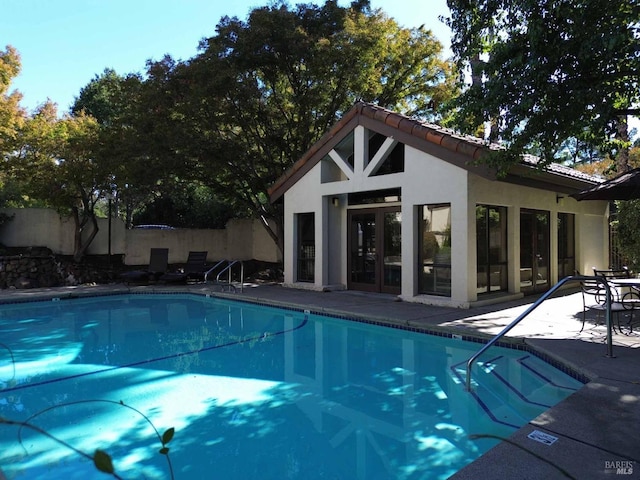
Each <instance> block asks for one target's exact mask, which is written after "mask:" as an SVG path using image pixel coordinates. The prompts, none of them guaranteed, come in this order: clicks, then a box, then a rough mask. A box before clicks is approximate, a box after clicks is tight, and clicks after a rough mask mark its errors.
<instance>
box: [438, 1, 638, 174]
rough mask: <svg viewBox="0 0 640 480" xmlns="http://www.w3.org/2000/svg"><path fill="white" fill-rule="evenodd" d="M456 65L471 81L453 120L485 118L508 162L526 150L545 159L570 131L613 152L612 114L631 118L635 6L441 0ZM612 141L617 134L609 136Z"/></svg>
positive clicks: (501, 160)
mask: <svg viewBox="0 0 640 480" xmlns="http://www.w3.org/2000/svg"><path fill="white" fill-rule="evenodd" d="M448 4H449V7H450V8H451V16H450V18H449V19H447V20H448V21H447V23H448V25H449V26H450V27H451V28H452V31H453V33H454V37H453V42H452V49H453V51H454V53H455V55H456V56H457V58H458V59H459V66H460V67H461V68H463V69H465V70H466V71H469V68H471V69H472V75H473V76H474V77H475V78H482V79H483V81H479V82H476V83H475V84H474V85H472V86H471V87H470V88H468V89H467V90H466V91H465V92H464V94H463V95H462V96H461V97H460V103H459V105H460V108H461V110H460V112H459V115H458V117H457V121H458V124H459V126H460V127H461V128H463V129H464V130H465V131H468V132H471V131H474V130H475V129H476V128H477V127H478V125H480V124H482V123H483V122H494V123H495V124H496V125H497V127H498V130H499V137H500V138H501V139H502V140H503V141H504V143H505V145H506V146H507V147H508V148H507V150H506V151H505V152H502V153H500V154H498V155H496V156H495V158H494V159H493V161H494V163H495V164H496V165H497V166H503V167H504V166H508V165H509V164H510V163H512V162H515V161H517V160H518V158H519V155H520V154H521V153H523V152H526V151H527V150H528V149H529V148H532V147H533V148H535V149H536V153H538V154H540V155H541V157H542V158H543V160H544V161H545V162H550V161H553V160H554V158H555V156H556V154H557V153H558V152H559V151H560V150H561V147H562V145H563V142H566V141H567V140H568V139H570V138H575V139H578V141H580V142H582V143H585V144H587V145H590V146H591V147H592V148H593V147H600V148H603V149H604V150H605V151H612V152H615V151H616V150H620V149H623V148H624V147H625V146H626V144H625V139H624V138H622V136H621V135H620V131H619V119H620V118H623V119H624V118H625V117H626V115H638V108H637V107H638V104H639V101H640V90H639V89H638V83H637V79H638V75H639V73H640V42H638V38H639V35H640V4H639V3H638V2H636V1H631V2H630V1H628V0H579V1H575V0H559V1H558V0H542V1H540V0H520V1H517V2H515V1H512V0H478V1H473V2H469V1H467V0H449V1H448ZM616 138H618V140H616Z"/></svg>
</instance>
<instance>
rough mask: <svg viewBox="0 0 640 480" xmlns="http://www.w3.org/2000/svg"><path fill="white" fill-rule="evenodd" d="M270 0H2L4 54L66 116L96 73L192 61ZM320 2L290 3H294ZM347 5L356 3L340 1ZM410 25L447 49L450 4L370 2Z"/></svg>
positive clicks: (31, 94)
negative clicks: (14, 55)
mask: <svg viewBox="0 0 640 480" xmlns="http://www.w3.org/2000/svg"><path fill="white" fill-rule="evenodd" d="M268 3H269V0H226V1H223V0H2V9H1V12H2V13H1V15H0V49H1V50H4V49H5V48H6V46H7V45H11V46H13V47H14V48H15V49H17V51H18V53H19V54H20V57H21V63H22V71H21V73H20V75H19V76H18V77H16V78H14V80H13V82H12V83H11V86H10V87H9V91H10V92H11V91H14V90H18V91H19V92H20V93H22V95H23V98H22V102H21V105H22V107H24V108H26V109H28V110H29V111H33V110H34V109H35V108H36V107H37V106H38V105H40V104H42V103H44V102H45V101H46V100H47V99H49V100H51V101H53V102H55V103H56V104H57V105H58V112H59V113H66V112H68V111H69V108H70V107H71V105H72V104H73V102H74V99H75V98H76V97H77V96H78V95H79V93H80V90H81V89H82V88H83V87H85V86H86V85H87V84H88V83H89V82H90V81H91V80H92V79H93V78H95V77H96V75H100V74H101V73H102V72H103V71H104V70H105V69H106V68H111V69H113V70H115V71H116V73H118V74H120V75H126V74H128V73H134V72H139V73H144V72H145V65H146V61H147V60H149V59H151V60H160V59H162V57H163V56H164V55H165V54H169V55H171V56H172V57H173V58H174V59H176V60H187V59H189V58H192V57H193V56H195V55H196V54H197V53H198V44H199V42H200V40H201V39H203V38H206V37H212V36H214V35H215V27H216V25H217V24H218V22H219V20H220V18H222V17H223V16H225V15H226V16H230V17H233V16H237V17H238V18H240V19H242V20H244V19H246V17H247V15H248V13H249V12H250V11H251V9H252V8H253V7H259V6H263V5H267V4H268ZM297 3H316V4H320V3H322V2H321V0H312V1H311V2H309V1H302V0H290V1H289V4H292V5H295V4H297ZM338 3H339V5H341V6H348V5H349V3H350V1H348V0H346V1H344V0H343V1H340V0H339V2H338ZM371 6H372V7H373V8H380V9H382V10H383V11H384V12H385V13H386V14H387V15H389V16H390V17H392V18H394V19H395V20H396V21H397V22H398V23H399V24H400V25H402V26H404V27H419V26H420V25H423V24H424V25H425V27H426V28H428V29H431V30H432V31H433V33H434V34H435V36H436V37H437V38H438V40H440V42H441V43H442V44H443V45H444V46H445V48H447V49H448V48H449V46H450V30H449V29H448V27H447V26H446V25H444V24H443V23H442V22H440V20H439V16H441V15H444V16H446V15H448V13H449V9H448V8H447V3H446V0H371Z"/></svg>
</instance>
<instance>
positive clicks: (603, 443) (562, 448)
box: [0, 285, 640, 480]
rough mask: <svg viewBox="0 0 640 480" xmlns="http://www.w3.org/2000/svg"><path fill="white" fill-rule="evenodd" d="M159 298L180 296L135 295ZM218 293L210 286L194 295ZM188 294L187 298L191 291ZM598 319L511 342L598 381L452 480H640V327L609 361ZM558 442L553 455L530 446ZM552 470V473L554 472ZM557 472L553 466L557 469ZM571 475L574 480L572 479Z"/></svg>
mask: <svg viewBox="0 0 640 480" xmlns="http://www.w3.org/2000/svg"><path fill="white" fill-rule="evenodd" d="M135 288H145V289H151V290H158V291H166V290H167V289H171V290H176V289H177V288H180V287H162V286H158V287H135ZM185 288H188V289H189V290H193V291H200V292H202V291H205V292H207V291H211V287H210V286H192V287H185ZM181 289H182V288H181ZM118 290H122V291H128V290H130V289H129V288H128V287H125V286H123V285H111V286H97V287H77V288H63V289H40V290H4V291H2V292H0V302H2V301H11V300H12V299H17V298H23V299H28V298H34V297H36V296H38V297H41V296H42V295H45V296H65V295H83V294H87V293H89V294H95V293H98V292H102V291H104V292H110V293H113V292H114V291H118ZM233 297H234V298H238V297H240V298H243V299H245V300H248V301H260V302H267V303H271V304H275V305H283V306H286V305H295V306H299V307H300V306H302V307H304V308H308V309H310V310H313V311H316V312H324V313H327V314H341V315H348V316H354V317H362V318H369V319H375V320H379V321H384V322H389V323H401V324H404V325H410V326H422V327H425V328H429V329H437V330H438V329H446V330H448V331H452V332H455V333H460V334H469V335H478V336H489V335H491V336H493V335H495V334H496V333H498V332H499V331H500V330H502V329H503V328H504V327H505V326H506V325H508V324H509V323H510V322H511V321H513V320H514V319H515V318H516V317H517V316H518V315H520V314H521V313H522V312H524V311H525V310H526V309H527V308H529V306H530V304H531V302H532V299H531V298H525V299H523V300H522V301H514V302H508V303H506V304H501V305H497V306H496V305H494V306H486V307H478V308H473V309H469V310H464V309H451V308H445V307H434V306H427V305H421V304H416V303H408V302H398V301H396V297H395V296H391V295H372V294H366V293H359V292H327V293H319V292H311V291H303V290H293V289H287V288H283V287H281V286H278V285H270V286H266V285H261V286H252V287H247V288H245V289H244V291H243V292H242V293H237V294H234V295H233ZM594 322H595V319H594V318H593V317H592V316H591V317H590V318H588V321H587V324H586V326H585V328H584V330H583V331H582V332H581V331H580V329H581V326H582V298H581V295H580V294H579V293H573V294H564V295H562V296H558V297H555V298H550V299H548V300H547V301H545V302H544V303H543V304H542V305H541V306H540V307H539V308H537V309H536V310H535V311H533V312H532V313H531V314H530V315H529V316H527V318H526V319H525V320H523V321H522V322H521V323H520V324H519V325H518V326H516V327H515V328H514V329H513V330H511V331H510V332H509V335H508V336H509V337H511V338H520V339H522V341H524V342H526V343H527V344H528V345H530V346H532V347H534V348H535V349H537V350H539V351H540V352H542V353H545V354H546V355H549V356H551V357H553V358H555V359H557V360H559V361H561V362H562V363H564V364H565V365H567V366H569V367H570V368H573V369H574V370H576V371H578V372H579V373H582V374H584V375H586V376H588V377H589V378H590V379H591V381H590V382H589V383H588V384H586V385H585V386H584V387H583V388H582V389H581V390H579V391H578V392H576V393H575V394H573V395H571V396H570V397H568V398H567V399H566V400H564V401H563V402H561V403H560V404H558V405H556V406H555V407H553V408H551V409H550V410H548V411H547V412H545V413H544V414H542V415H540V416H539V417H537V418H535V419H534V420H532V421H531V422H529V423H528V424H527V425H525V426H524V427H522V428H521V429H520V430H519V431H517V432H516V433H515V434H514V435H513V436H512V437H511V438H510V439H509V442H503V443H501V444H500V445H498V446H496V447H495V448H493V449H492V450H490V451H489V452H487V453H486V454H485V455H483V456H482V457H481V458H480V459H478V460H477V461H475V462H474V463H472V464H471V465H469V466H467V467H466V468H465V469H463V470H461V471H460V472H458V473H457V474H456V475H454V476H453V477H452V478H453V479H455V480H464V479H500V480H503V479H511V478H514V479H516V478H517V479H532V480H533V479H535V480H537V479H555V478H576V479H580V480H582V479H599V478H605V479H612V478H620V477H617V475H621V474H624V475H625V476H624V477H622V478H640V323H639V324H638V331H637V332H636V331H634V332H632V333H631V334H628V335H625V334H622V333H620V332H616V333H615V334H614V335H613V337H612V338H613V343H612V344H613V354H614V357H613V358H611V357H608V356H607V346H606V328H605V327H604V326H603V325H596V324H595V323H594ZM535 430H537V431H541V432H544V433H547V434H549V435H552V436H554V437H556V438H557V440H556V441H555V442H554V443H552V444H551V445H546V444H543V443H540V442H538V441H534V440H532V439H531V438H529V437H528V435H529V434H531V433H532V432H533V431H535ZM549 462H551V463H549ZM551 464H553V465H551ZM561 470H563V471H564V472H565V473H566V475H565V473H563V472H562V471H561Z"/></svg>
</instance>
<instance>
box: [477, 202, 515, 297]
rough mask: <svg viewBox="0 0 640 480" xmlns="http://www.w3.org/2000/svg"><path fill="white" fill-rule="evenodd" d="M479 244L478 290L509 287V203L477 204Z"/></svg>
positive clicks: (495, 289) (486, 291) (485, 290)
mask: <svg viewBox="0 0 640 480" xmlns="http://www.w3.org/2000/svg"><path fill="white" fill-rule="evenodd" d="M476 247H477V254H478V261H477V289H478V293H493V292H498V291H504V290H507V288H508V283H507V258H508V257H507V208H506V207H494V206H488V205H478V206H477V207H476Z"/></svg>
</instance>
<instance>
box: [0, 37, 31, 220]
mask: <svg viewBox="0 0 640 480" xmlns="http://www.w3.org/2000/svg"><path fill="white" fill-rule="evenodd" d="M19 73H20V55H19V54H18V52H17V51H16V50H15V49H14V48H13V47H11V46H7V47H6V49H5V50H4V51H2V50H0V159H1V161H2V166H3V167H6V164H7V161H8V159H9V158H10V156H11V155H13V153H14V152H15V151H16V149H17V148H18V147H19V145H18V137H19V132H20V130H21V129H22V128H23V126H24V122H25V121H26V118H27V113H26V111H25V110H24V109H23V108H21V107H20V100H21V99H22V94H21V93H20V92H18V91H15V90H14V91H13V92H9V87H10V86H11V82H12V80H13V79H14V78H15V77H16V76H17V75H18V74H19ZM19 198H20V196H19V189H18V188H17V185H16V183H15V182H14V181H13V179H12V178H11V176H10V175H6V172H5V170H4V168H3V170H1V171H0V206H2V207H4V206H9V205H11V204H12V202H14V201H16V200H18V199H19ZM10 218H11V217H10V216H9V215H6V214H0V225H1V224H3V223H5V222H6V221H8V220H9V219H10Z"/></svg>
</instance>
